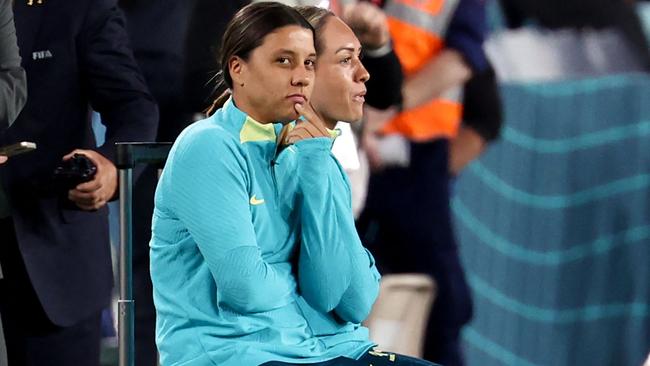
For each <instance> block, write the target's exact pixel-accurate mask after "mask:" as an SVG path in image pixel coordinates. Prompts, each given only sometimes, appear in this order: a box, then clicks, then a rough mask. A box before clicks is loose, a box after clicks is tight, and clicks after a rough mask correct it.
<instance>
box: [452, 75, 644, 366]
mask: <svg viewBox="0 0 650 366" xmlns="http://www.w3.org/2000/svg"><path fill="white" fill-rule="evenodd" d="M502 93H503V99H504V103H505V117H506V120H505V125H504V130H503V133H502V138H501V140H500V141H499V142H497V143H495V144H494V145H493V146H491V147H490V148H489V150H488V151H487V153H486V154H485V155H484V156H483V157H482V158H481V159H480V160H479V161H477V162H475V163H474V164H472V165H470V166H469V167H468V169H466V171H465V172H464V173H463V174H462V175H461V176H460V177H459V179H458V182H457V185H456V195H455V197H454V198H453V200H452V210H453V213H454V216H455V218H454V219H455V224H456V228H457V234H458V239H459V242H460V247H461V255H462V258H463V260H464V264H465V266H466V271H467V279H468V282H469V284H470V286H471V288H472V291H473V296H474V300H475V317H474V320H473V322H472V323H471V325H470V326H469V327H467V328H466V330H465V332H464V335H463V338H464V342H465V349H466V351H467V361H468V364H469V365H474V364H477V365H478V364H480V365H557V366H562V365H640V364H642V361H643V360H644V357H646V356H647V354H648V351H649V349H648V345H650V266H649V265H648V261H649V259H650V139H649V136H648V135H649V134H650V76H648V75H645V74H634V75H616V76H610V77H605V78H599V79H589V80H576V81H565V82H558V83H547V84H509V85H505V86H503V87H502Z"/></svg>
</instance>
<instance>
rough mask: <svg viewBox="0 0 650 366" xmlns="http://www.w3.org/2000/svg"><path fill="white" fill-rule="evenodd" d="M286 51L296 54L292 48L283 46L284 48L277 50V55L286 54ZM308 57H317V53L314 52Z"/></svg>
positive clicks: (292, 54)
mask: <svg viewBox="0 0 650 366" xmlns="http://www.w3.org/2000/svg"><path fill="white" fill-rule="evenodd" d="M286 53H288V54H290V55H291V56H295V55H296V52H295V51H292V50H289V49H286V48H282V49H280V50H278V51H276V52H275V54H276V55H278V54H286ZM307 57H316V53H315V52H312V53H310V54H309V55H308V56H307Z"/></svg>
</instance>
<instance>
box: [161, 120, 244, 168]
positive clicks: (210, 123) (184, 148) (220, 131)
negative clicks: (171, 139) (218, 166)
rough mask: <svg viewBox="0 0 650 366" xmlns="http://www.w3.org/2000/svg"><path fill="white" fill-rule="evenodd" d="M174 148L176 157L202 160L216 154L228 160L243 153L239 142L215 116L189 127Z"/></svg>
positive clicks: (177, 140)
mask: <svg viewBox="0 0 650 366" xmlns="http://www.w3.org/2000/svg"><path fill="white" fill-rule="evenodd" d="M174 148H175V152H174V154H175V156H176V157H187V156H190V157H192V158H198V159H201V160H203V159H206V158H209V157H214V155H215V154H217V155H218V157H219V158H220V159H227V158H228V157H230V155H233V153H234V155H233V156H236V155H239V154H242V153H243V151H242V148H241V146H240V144H239V141H238V140H237V139H236V138H235V136H233V134H232V133H231V132H230V131H228V130H227V129H226V128H224V126H222V125H220V124H219V123H218V120H217V118H215V117H214V116H213V117H210V118H207V119H204V120H200V121H197V122H195V123H193V124H191V125H190V126H189V127H187V128H186V129H185V130H184V131H183V132H182V133H181V134H180V135H179V136H178V138H177V139H176V142H175V143H174ZM229 154H230V155H229Z"/></svg>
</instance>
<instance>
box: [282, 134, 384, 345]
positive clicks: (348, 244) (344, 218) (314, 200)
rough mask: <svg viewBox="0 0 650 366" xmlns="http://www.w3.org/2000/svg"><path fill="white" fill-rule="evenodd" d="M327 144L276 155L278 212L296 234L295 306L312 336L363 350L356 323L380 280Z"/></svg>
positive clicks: (364, 336)
mask: <svg viewBox="0 0 650 366" xmlns="http://www.w3.org/2000/svg"><path fill="white" fill-rule="evenodd" d="M332 141H333V140H332V139H331V138H314V139H307V140H302V141H299V142H297V143H296V144H295V145H292V146H289V147H287V148H286V149H284V151H282V153H281V154H280V155H279V157H278V159H277V162H276V165H275V167H276V170H275V171H276V172H277V177H278V186H279V187H281V190H280V192H281V194H282V196H281V202H282V203H281V206H280V207H281V212H282V216H283V217H285V218H286V219H285V221H286V222H290V223H292V226H293V230H292V231H294V232H298V233H299V235H300V243H301V244H300V251H299V259H298V280H299V286H300V289H301V292H302V295H303V296H304V299H305V301H301V302H299V304H300V305H301V309H302V310H303V312H304V313H305V314H307V317H308V318H309V319H310V325H311V327H312V330H313V332H314V334H316V335H318V336H319V337H320V338H321V340H323V341H324V342H325V343H326V344H327V346H328V347H331V346H334V345H336V344H340V343H342V342H348V341H356V342H358V341H363V345H364V347H366V346H370V345H372V344H371V343H369V342H368V341H367V340H368V331H367V329H366V328H363V327H359V325H358V324H359V323H361V321H363V320H365V319H366V318H367V317H368V314H369V313H370V310H371V308H372V304H373V303H374V302H375V300H376V298H377V295H378V292H379V279H380V276H379V272H378V271H377V269H376V267H375V261H374V258H373V257H372V255H371V254H370V253H369V252H368V251H367V250H366V249H365V248H364V247H363V246H362V244H361V240H360V239H359V236H358V234H357V231H356V227H355V224H354V217H353V214H352V192H351V189H350V183H349V181H348V178H347V175H346V173H345V172H344V170H343V168H342V167H341V165H340V164H339V162H338V161H337V160H336V158H335V157H334V155H333V154H332V152H331V147H332ZM337 318H340V319H341V320H343V321H340V320H337ZM357 356H360V355H357ZM354 358H357V357H354Z"/></svg>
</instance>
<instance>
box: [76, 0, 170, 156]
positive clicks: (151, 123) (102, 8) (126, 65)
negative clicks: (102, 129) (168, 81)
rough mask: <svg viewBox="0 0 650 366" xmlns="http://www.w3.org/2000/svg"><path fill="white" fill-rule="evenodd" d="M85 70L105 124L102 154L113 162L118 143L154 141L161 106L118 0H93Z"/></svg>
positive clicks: (86, 23) (85, 44)
mask: <svg viewBox="0 0 650 366" xmlns="http://www.w3.org/2000/svg"><path fill="white" fill-rule="evenodd" d="M88 3H89V5H88V10H87V14H86V18H85V20H84V25H83V31H82V32H81V35H80V37H84V38H83V40H82V42H80V44H81V45H82V46H81V47H83V48H84V49H83V50H81V52H80V54H81V55H82V56H81V61H80V62H81V63H82V65H81V70H82V72H83V75H82V80H84V83H85V85H84V86H85V87H86V90H87V91H88V94H89V99H90V103H91V105H92V107H93V109H94V110H95V111H97V112H99V113H100V114H101V116H102V122H103V123H104V124H105V125H106V142H105V143H104V144H103V145H102V146H101V147H99V149H98V150H99V152H100V153H101V154H102V155H104V156H105V157H107V158H108V159H110V160H114V156H115V146H114V144H115V143H116V142H119V141H154V140H155V138H156V130H157V127H158V108H157V106H156V103H155V101H154V99H153V97H152V96H151V94H150V93H149V91H148V89H147V86H146V84H145V81H144V78H143V77H142V74H141V73H140V70H139V68H138V66H137V64H136V62H135V60H134V58H133V52H132V50H131V46H130V44H129V38H128V35H127V33H126V27H125V21H124V16H123V14H122V12H121V11H120V10H119V9H118V8H117V6H116V4H115V2H114V1H113V0H94V1H89V2H88Z"/></svg>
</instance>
